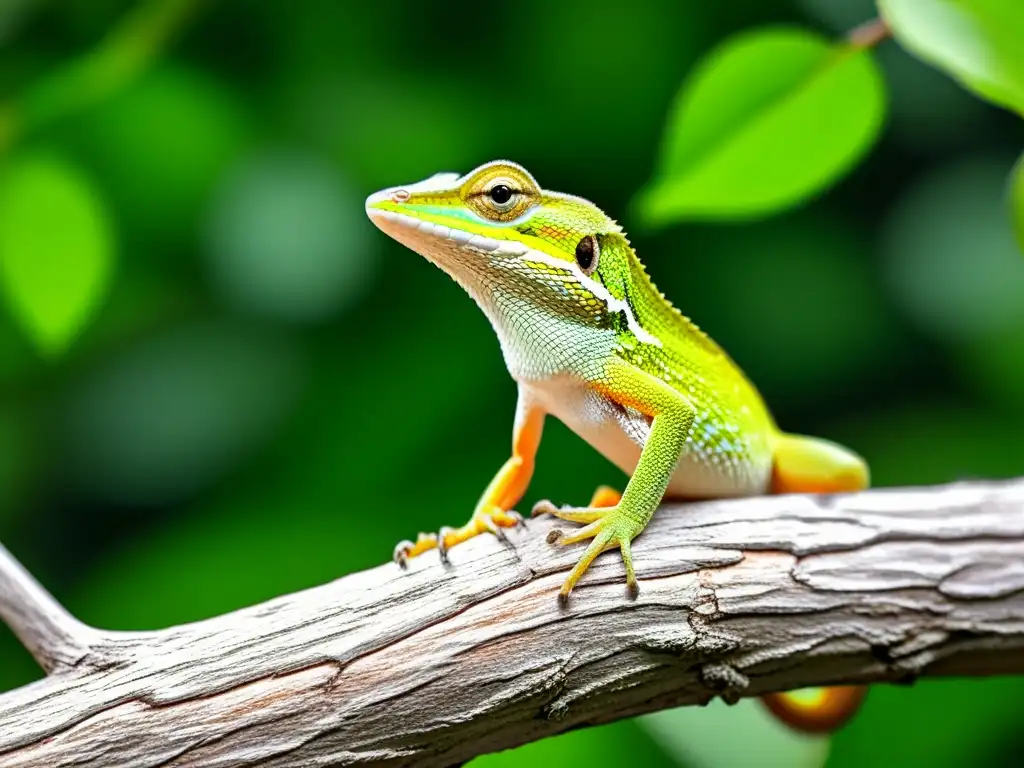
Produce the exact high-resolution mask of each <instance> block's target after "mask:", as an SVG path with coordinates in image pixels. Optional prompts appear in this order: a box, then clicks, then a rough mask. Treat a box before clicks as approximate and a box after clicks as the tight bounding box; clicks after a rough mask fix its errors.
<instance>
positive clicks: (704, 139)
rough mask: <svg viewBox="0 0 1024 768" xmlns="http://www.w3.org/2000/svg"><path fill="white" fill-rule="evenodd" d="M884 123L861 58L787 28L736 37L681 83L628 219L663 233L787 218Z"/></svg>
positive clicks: (876, 86) (875, 81)
mask: <svg viewBox="0 0 1024 768" xmlns="http://www.w3.org/2000/svg"><path fill="white" fill-rule="evenodd" d="M884 115H885V87H884V83H883V80H882V76H881V73H880V71H879V69H878V67H877V65H876V64H875V62H874V60H873V59H872V58H871V54H870V52H869V51H867V50H861V49H855V48H852V47H850V46H848V45H846V44H840V45H836V44H833V43H832V42H830V41H829V40H827V39H826V38H824V37H822V36H820V35H817V34H815V33H812V32H809V31H806V30H801V29H794V28H768V29H761V30H757V31H754V32H746V33H742V34H740V35H737V36H736V37H733V38H731V39H729V40H727V41H726V42H725V43H723V44H722V45H721V46H720V47H719V48H718V49H717V50H715V51H713V52H712V53H711V54H710V55H709V56H708V57H707V59H705V61H704V62H703V63H702V64H700V65H699V66H698V68H697V70H696V71H695V72H694V74H693V75H692V76H691V77H690V79H689V81H688V82H687V83H685V84H684V86H683V89H682V91H681V93H680V95H679V97H678V99H677V102H676V105H675V107H674V109H673V111H672V114H671V115H670V117H669V121H668V130H667V135H666V137H665V141H664V146H663V151H662V156H661V160H660V163H659V168H658V171H657V173H656V175H655V178H654V179H653V180H652V182H651V183H650V184H648V185H647V187H646V188H645V189H644V190H642V191H641V193H640V196H639V198H638V200H637V204H638V209H639V210H638V212H639V214H640V216H641V217H642V219H643V220H644V221H645V222H646V223H647V224H650V225H663V224H667V223H670V222H674V221H680V220H684V219H704V220H708V219H747V218H753V217H759V216H765V215H768V214H771V213H775V212H777V211H780V210H783V209H785V208H788V207H791V206H793V205H796V204H798V203H800V202H802V201H804V200H806V199H808V198H809V197H812V196H813V195H815V194H818V193H820V192H821V191H822V190H824V189H825V188H826V187H828V186H829V185H830V184H831V183H833V182H834V181H836V179H838V178H839V177H840V176H842V175H843V174H844V173H845V172H846V171H847V170H848V169H849V168H850V167H852V166H853V165H854V164H855V163H856V161H857V160H859V159H860V157H861V156H863V155H864V153H865V152H867V150H868V149H869V148H870V147H871V145H872V143H873V141H874V139H875V137H876V136H877V135H878V132H879V129H880V127H881V125H882V121H883V118H884Z"/></svg>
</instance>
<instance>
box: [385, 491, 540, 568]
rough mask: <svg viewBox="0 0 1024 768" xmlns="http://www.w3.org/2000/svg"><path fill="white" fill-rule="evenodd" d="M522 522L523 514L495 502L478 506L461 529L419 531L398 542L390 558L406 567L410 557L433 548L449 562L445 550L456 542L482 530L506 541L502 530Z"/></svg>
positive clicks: (470, 537) (480, 532)
mask: <svg viewBox="0 0 1024 768" xmlns="http://www.w3.org/2000/svg"><path fill="white" fill-rule="evenodd" d="M523 524H524V523H523V516H522V515H520V514H519V513H518V512H516V511H515V510H505V509H501V508H500V507H498V506H495V505H488V506H485V507H481V508H480V509H477V510H476V511H475V512H474V513H473V516H472V517H471V518H470V519H469V522H468V523H466V524H465V525H463V526H462V527H460V528H450V527H448V526H445V527H443V528H442V529H441V530H440V531H438V532H437V533H421V534H420V535H419V536H417V537H416V541H408V540H406V541H400V542H398V544H396V545H395V551H394V554H393V558H394V561H395V562H396V563H398V564H399V565H400V566H402V567H403V568H405V567H406V565H408V563H409V559H410V558H413V557H417V556H419V555H422V554H423V553H424V552H429V551H430V550H432V549H436V550H438V552H439V553H440V555H441V560H442V561H444V562H448V550H449V549H451V548H452V547H453V546H455V545H456V544H460V543H462V542H463V541H468V540H469V539H472V538H473V537H474V536H479V535H480V534H482V533H493V534H494V535H495V536H497V537H498V538H499V539H501V541H503V542H506V543H507V542H508V537H507V536H505V532H504V530H502V529H503V528H515V527H517V526H520V525H523Z"/></svg>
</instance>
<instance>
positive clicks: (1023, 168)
mask: <svg viewBox="0 0 1024 768" xmlns="http://www.w3.org/2000/svg"><path fill="white" fill-rule="evenodd" d="M1010 218H1011V220H1012V221H1013V233H1014V234H1015V235H1016V236H1017V247H1018V248H1020V252H1021V253H1022V254H1024V154H1021V156H1020V159H1019V160H1018V161H1017V163H1016V165H1014V166H1013V170H1012V171H1011V172H1010Z"/></svg>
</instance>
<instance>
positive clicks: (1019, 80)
mask: <svg viewBox="0 0 1024 768" xmlns="http://www.w3.org/2000/svg"><path fill="white" fill-rule="evenodd" d="M878 7H879V10H880V11H881V12H882V16H883V17H884V18H885V21H886V23H887V24H888V25H889V27H890V29H892V31H893V35H894V36H895V37H896V39H897V41H899V43H900V44H901V45H903V46H904V47H905V48H906V49H907V50H909V51H910V52H911V53H913V54H914V55H915V56H917V57H918V58H920V59H922V60H923V61H926V62H928V63H929V64H931V65H933V66H935V67H938V68H939V69H942V70H944V71H945V72H946V73H947V74H949V75H952V76H953V77H954V78H956V79H957V80H958V81H959V82H960V83H961V84H962V85H964V87H966V88H968V89H969V90H971V91H973V92H974V93H976V94H977V95H978V96H981V97H982V98H984V99H986V100H988V101H991V102H993V103H995V104H998V105H1000V106H1003V107H1008V108H1010V109H1012V110H1014V111H1016V112H1019V113H1020V114H1022V115H1024V2H1021V0H879V3H878Z"/></svg>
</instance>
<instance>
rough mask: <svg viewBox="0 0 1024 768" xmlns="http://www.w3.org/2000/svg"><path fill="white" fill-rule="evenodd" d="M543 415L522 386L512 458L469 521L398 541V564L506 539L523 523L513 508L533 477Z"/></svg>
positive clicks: (486, 492) (513, 438)
mask: <svg viewBox="0 0 1024 768" xmlns="http://www.w3.org/2000/svg"><path fill="white" fill-rule="evenodd" d="M544 416H545V414H544V411H543V409H542V408H541V407H540V406H539V405H538V404H537V402H536V400H535V399H534V398H533V397H532V396H531V394H530V393H529V391H528V390H526V389H525V388H523V387H520V388H519V397H518V399H517V401H516V416H515V423H514V425H513V427H512V456H510V457H509V459H508V461H506V462H505V463H504V465H502V467H501V469H499V470H498V472H497V474H496V475H495V476H494V479H493V480H491V482H490V484H489V485H488V486H487V489H486V490H485V491H484V492H483V495H482V496H481V497H480V500H479V501H478V502H477V504H476V508H475V509H474V510H473V515H472V517H470V519H469V522H467V523H466V524H465V525H463V526H461V527H460V528H449V527H444V528H442V529H441V530H440V531H438V532H437V533H421V534H420V535H419V537H418V538H417V539H416V541H415V542H412V541H401V542H399V543H398V544H397V545H396V546H395V552H394V559H395V561H396V562H397V563H398V564H399V565H403V566H404V565H405V564H406V562H407V561H408V559H409V558H410V557H416V556H417V555H420V554H423V553H424V552H427V551H429V550H431V549H438V550H439V551H440V553H441V557H442V559H445V558H446V553H447V551H448V550H449V549H450V548H451V547H453V546H454V545H456V544H458V543H460V542H463V541H467V540H468V539H471V538H473V537H474V536H478V535H480V534H481V533H488V532H489V533H493V534H495V535H496V536H498V537H499V538H504V535H505V534H504V533H502V530H501V529H502V528H511V527H514V526H516V525H519V524H520V523H522V521H523V519H522V517H521V516H520V515H519V513H518V512H514V511H513V509H512V508H513V507H514V506H515V505H516V504H518V503H519V500H520V499H521V498H522V497H523V494H524V493H525V492H526V488H527V486H528V485H529V484H530V478H532V477H533V468H534V465H535V459H536V456H537V448H538V447H539V446H540V438H541V433H542V432H543V429H544Z"/></svg>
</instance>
